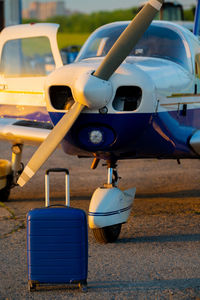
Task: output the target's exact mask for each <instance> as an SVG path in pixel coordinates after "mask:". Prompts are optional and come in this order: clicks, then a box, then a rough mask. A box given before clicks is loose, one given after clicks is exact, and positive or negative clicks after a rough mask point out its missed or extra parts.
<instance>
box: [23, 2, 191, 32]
mask: <svg viewBox="0 0 200 300" xmlns="http://www.w3.org/2000/svg"><path fill="white" fill-rule="evenodd" d="M137 12H138V8H136V7H133V8H131V9H118V10H114V11H100V12H94V13H91V14H83V13H75V14H73V15H70V16H57V17H52V18H49V19H47V20H46V22H52V23H58V24H60V32H63V33H85V34H87V33H89V32H93V31H94V30H95V29H96V28H98V27H100V26H102V25H104V24H107V23H111V22H114V21H125V20H132V18H133V17H134V16H135V15H136V14H137ZM184 18H185V20H186V21H193V20H194V8H191V9H188V10H185V11H184ZM33 22H38V21H37V20H33V19H31V20H23V23H33ZM39 22H40V21H39Z"/></svg>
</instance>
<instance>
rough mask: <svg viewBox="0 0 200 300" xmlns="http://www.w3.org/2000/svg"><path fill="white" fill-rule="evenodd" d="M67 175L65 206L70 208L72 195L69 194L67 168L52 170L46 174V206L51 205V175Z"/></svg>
mask: <svg viewBox="0 0 200 300" xmlns="http://www.w3.org/2000/svg"><path fill="white" fill-rule="evenodd" d="M52 172H56V173H61V172H64V173H65V204H66V206H70V193H69V171H68V169H65V168H50V169H48V170H46V172H45V206H46V207H48V206H50V205H49V173H52Z"/></svg>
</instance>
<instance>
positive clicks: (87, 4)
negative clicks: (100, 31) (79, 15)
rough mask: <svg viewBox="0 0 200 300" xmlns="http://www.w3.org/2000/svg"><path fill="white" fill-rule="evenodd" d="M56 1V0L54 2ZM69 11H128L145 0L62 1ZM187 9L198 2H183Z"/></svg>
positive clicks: (194, 0) (26, 2) (26, 1)
mask: <svg viewBox="0 0 200 300" xmlns="http://www.w3.org/2000/svg"><path fill="white" fill-rule="evenodd" d="M22 1H23V8H26V7H27V6H28V4H29V3H30V2H32V1H39V2H49V0H22ZM53 1H56V0H53ZM62 1H64V2H65V5H66V7H67V8H68V9H70V10H72V11H80V12H84V13H91V12H93V11H99V10H115V9H126V8H130V7H134V6H139V4H140V3H142V2H144V1H143V0H62ZM179 3H182V4H183V5H184V6H185V8H188V7H190V6H191V5H195V4H196V0H181V1H179Z"/></svg>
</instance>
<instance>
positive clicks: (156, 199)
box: [0, 142, 200, 300]
mask: <svg viewBox="0 0 200 300" xmlns="http://www.w3.org/2000/svg"><path fill="white" fill-rule="evenodd" d="M35 149H36V148H35V147H31V146H27V147H25V148H24V155H23V161H24V163H26V162H27V161H28V159H29V158H30V157H31V154H32V153H33V152H34V151H35ZM0 153H1V158H5V159H10V157H11V151H10V144H8V143H5V142H0ZM91 162H92V161H91V159H81V160H80V159H78V158H76V157H71V156H67V155H65V154H64V153H63V152H62V151H61V149H57V150H56V152H55V153H54V154H53V155H52V157H51V158H49V160H48V161H47V162H46V163H45V165H44V166H43V167H42V168H41V169H40V170H39V172H38V173H37V174H36V175H35V176H34V177H33V178H32V179H31V181H30V182H29V183H28V184H27V185H26V186H25V187H24V188H20V187H16V188H14V189H13V190H12V192H11V196H10V200H9V201H8V202H6V203H4V204H2V203H0V205H1V206H0V300H24V299H36V300H37V299H38V300H39V299H40V300H42V299H48V300H49V299H59V300H60V299H61V300H62V299H117V300H118V299H136V300H137V299H139V300H140V299H152V300H153V299H170V300H172V299H173V300H175V299H177V300H179V299H181V300H182V299H187V300H188V299H196V300H197V299H200V275H199V274H200V186H199V184H200V172H199V170H200V161H197V160H184V161H181V165H178V164H177V162H176V161H172V160H166V161H160V160H150V159H148V160H136V161H130V160H129V161H121V162H119V175H120V176H121V177H122V179H121V180H120V184H119V187H120V188H121V189H123V190H124V189H128V188H131V187H136V188H137V192H136V199H135V202H134V205H133V209H132V213H131V216H130V218H129V221H128V223H127V224H124V225H123V227H122V231H121V234H120V237H119V239H118V241H117V242H116V243H113V244H107V245H100V244H97V243H96V242H95V241H94V238H93V234H92V232H91V230H90V229H89V265H88V269H89V271H88V292H87V294H83V293H81V292H80V291H79V290H78V289H76V288H72V287H71V288H65V287H59V288H53V289H51V288H48V289H46V288H41V289H40V290H38V291H36V292H33V293H30V292H29V291H28V289H27V262H26V214H27V212H28V211H29V210H30V209H31V208H34V207H42V206H43V205H44V172H45V170H46V169H47V168H49V167H60V166H62V167H66V168H68V169H69V171H70V187H71V206H73V207H80V208H82V209H84V210H85V211H86V213H87V211H88V206H89V201H90V198H91V195H92V193H93V191H94V190H95V189H96V188H97V187H98V186H101V185H102V184H103V183H104V182H105V181H106V178H107V172H106V168H105V167H102V166H101V165H100V166H99V167H98V169H97V170H95V171H94V170H90V165H91ZM50 182H51V188H50V193H51V200H52V203H58V202H59V203H62V202H63V199H64V179H63V176H62V175H61V174H58V175H56V176H55V175H52V177H51V178H50Z"/></svg>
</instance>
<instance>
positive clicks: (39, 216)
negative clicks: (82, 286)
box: [27, 207, 88, 284]
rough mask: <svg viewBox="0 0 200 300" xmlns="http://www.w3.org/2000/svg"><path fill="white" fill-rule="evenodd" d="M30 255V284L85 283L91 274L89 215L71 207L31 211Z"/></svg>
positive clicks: (28, 221)
mask: <svg viewBox="0 0 200 300" xmlns="http://www.w3.org/2000/svg"><path fill="white" fill-rule="evenodd" d="M27 254H28V256H27V260H28V280H29V284H30V282H31V283H32V282H34V283H48V284H49V283H53V284H55V283H56V284H57V283H60V284H63V283H73V282H80V283H85V282H86V281H87V272H88V236H87V219H86V214H85V212H84V211H83V210H81V209H76V208H71V207H63V208H60V207H48V208H36V209H33V210H31V211H29V213H28V215H27Z"/></svg>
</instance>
